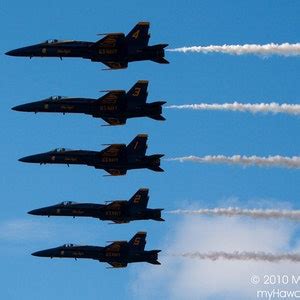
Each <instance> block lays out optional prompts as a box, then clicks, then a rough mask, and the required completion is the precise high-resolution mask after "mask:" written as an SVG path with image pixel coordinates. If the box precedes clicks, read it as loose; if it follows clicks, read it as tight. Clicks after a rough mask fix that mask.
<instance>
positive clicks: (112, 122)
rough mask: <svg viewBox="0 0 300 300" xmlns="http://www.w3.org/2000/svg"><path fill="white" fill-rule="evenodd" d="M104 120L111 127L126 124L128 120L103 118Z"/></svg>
mask: <svg viewBox="0 0 300 300" xmlns="http://www.w3.org/2000/svg"><path fill="white" fill-rule="evenodd" d="M102 119H103V120H104V121H105V122H106V123H108V124H109V125H111V126H115V125H124V124H126V118H103V117H102ZM104 126H105V125H104ZM107 126H108V125H107Z"/></svg>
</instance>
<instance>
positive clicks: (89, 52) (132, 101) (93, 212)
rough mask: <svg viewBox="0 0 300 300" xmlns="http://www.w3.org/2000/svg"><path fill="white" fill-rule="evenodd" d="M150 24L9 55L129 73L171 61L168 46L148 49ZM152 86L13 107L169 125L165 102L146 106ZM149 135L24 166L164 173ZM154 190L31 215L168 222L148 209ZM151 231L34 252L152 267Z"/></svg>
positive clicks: (54, 154) (57, 153) (51, 154)
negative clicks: (133, 67)
mask: <svg viewBox="0 0 300 300" xmlns="http://www.w3.org/2000/svg"><path fill="white" fill-rule="evenodd" d="M149 26H150V24H149V23H148V22H139V23H138V24H137V25H136V26H135V27H134V28H133V29H132V30H131V31H130V32H129V33H128V34H127V35H126V36H125V34H124V33H109V34H106V35H105V37H104V38H102V39H101V40H99V41H97V42H94V43H93V42H83V41H60V40H56V39H55V40H47V41H46V42H44V43H40V44H37V45H32V46H28V47H23V48H19V49H15V50H12V51H9V52H7V53H6V54H7V55H10V56H27V57H30V58H32V57H59V58H63V57H81V58H86V59H90V60H91V61H96V62H102V63H103V64H105V65H106V66H108V67H109V69H125V68H127V66H128V63H129V62H133V61H142V60H151V61H154V62H157V63H161V64H168V63H169V62H168V61H167V60H166V59H165V58H164V48H165V47H166V46H168V45H167V44H158V45H154V46H148V42H149V38H150V35H149V33H148V32H149ZM147 89H148V81H147V80H139V81H137V82H136V83H135V84H134V85H133V87H132V88H131V89H129V91H128V92H126V91H125V90H109V91H105V92H106V94H105V95H104V96H102V97H100V98H97V99H92V98H80V97H69V98H68V97H62V96H52V97H50V98H47V99H43V100H40V101H36V102H31V103H26V104H22V105H18V106H15V107H13V108H12V110H15V111H21V112H34V113H40V112H48V113H62V114H66V113H77V114H87V115H90V116H92V117H94V118H102V119H103V120H104V121H105V122H106V123H108V125H106V126H113V125H125V124H126V122H127V119H130V118H139V117H148V118H151V119H154V120H159V121H164V120H165V118H164V117H163V116H162V106H163V105H164V104H165V103H166V102H165V101H156V102H152V103H147V96H148V91H147ZM147 140H148V135H147V134H138V135H137V136H136V137H135V138H134V139H133V140H132V141H131V142H130V143H129V144H128V145H126V144H108V145H107V146H108V147H106V148H105V149H103V150H102V151H90V150H70V149H66V148H58V149H54V150H52V151H48V152H45V153H40V154H35V155H30V156H26V157H23V158H20V159H19V161H21V162H26V163H37V164H40V165H42V164H66V165H67V166H69V165H86V166H91V167H94V168H96V169H103V170H104V171H106V172H107V173H109V174H110V175H106V176H120V175H125V174H126V173H127V171H128V170H132V169H150V170H152V171H155V172H163V171H164V170H163V169H162V168H161V167H160V163H161V160H160V159H161V158H162V157H163V156H164V154H154V155H146V150H147ZM148 200H149V190H148V189H146V188H141V189H139V190H138V191H137V192H136V193H135V194H134V195H133V196H132V197H131V198H130V199H129V200H128V201H126V200H115V201H110V202H108V203H105V204H97V203H77V202H73V201H64V202H62V203H59V204H56V205H52V206H47V207H42V208H38V209H34V210H31V211H29V212H28V214H30V215H35V216H48V217H50V216H71V217H74V218H75V217H89V218H97V219H99V220H103V221H111V222H112V223H113V224H123V223H129V222H132V221H137V220H155V221H164V219H163V218H162V216H161V212H162V210H163V208H156V209H152V208H148ZM146 234H147V233H146V232H142V231H140V232H138V233H137V234H135V235H134V237H133V238H132V239H131V240H130V241H129V242H127V241H115V242H113V243H111V244H110V245H108V246H105V247H100V246H79V245H75V244H65V245H63V246H59V247H56V248H51V249H46V250H42V251H37V252H34V253H32V255H33V256H38V257H50V258H53V257H59V258H75V259H78V258H86V259H94V260H98V261H100V262H106V263H108V264H110V265H111V266H112V267H113V268H124V267H126V266H127V265H128V264H129V263H134V262H147V263H150V264H154V265H160V263H159V262H158V253H159V252H160V251H161V250H151V251H145V250H144V249H145V245H146Z"/></svg>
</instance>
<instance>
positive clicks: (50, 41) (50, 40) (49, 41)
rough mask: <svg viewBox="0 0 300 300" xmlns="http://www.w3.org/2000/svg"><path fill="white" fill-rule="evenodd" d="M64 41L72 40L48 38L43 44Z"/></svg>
mask: <svg viewBox="0 0 300 300" xmlns="http://www.w3.org/2000/svg"><path fill="white" fill-rule="evenodd" d="M64 42H72V41H69V40H57V39H49V40H46V41H45V42H43V44H56V43H64Z"/></svg>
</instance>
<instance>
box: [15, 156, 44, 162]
mask: <svg viewBox="0 0 300 300" xmlns="http://www.w3.org/2000/svg"><path fill="white" fill-rule="evenodd" d="M19 161H21V162H25V163H42V162H43V155H39V154H37V155H30V156H25V157H22V158H20V159H19Z"/></svg>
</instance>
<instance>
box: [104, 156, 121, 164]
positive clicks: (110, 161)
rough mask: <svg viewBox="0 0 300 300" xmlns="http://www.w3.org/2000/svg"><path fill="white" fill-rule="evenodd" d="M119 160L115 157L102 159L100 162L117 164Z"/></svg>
mask: <svg viewBox="0 0 300 300" xmlns="http://www.w3.org/2000/svg"><path fill="white" fill-rule="evenodd" d="M118 161H119V158H117V157H102V162H104V163H113V162H118Z"/></svg>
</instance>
